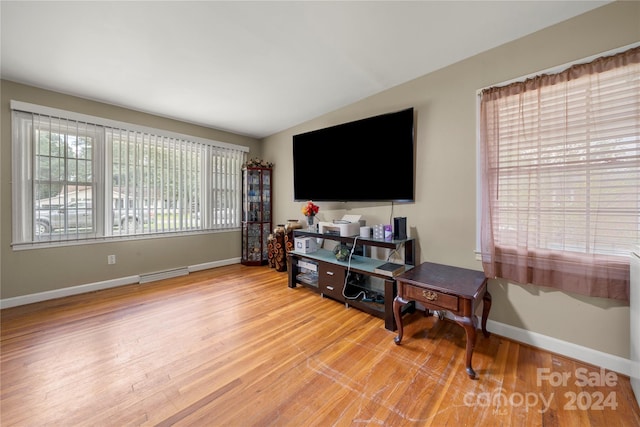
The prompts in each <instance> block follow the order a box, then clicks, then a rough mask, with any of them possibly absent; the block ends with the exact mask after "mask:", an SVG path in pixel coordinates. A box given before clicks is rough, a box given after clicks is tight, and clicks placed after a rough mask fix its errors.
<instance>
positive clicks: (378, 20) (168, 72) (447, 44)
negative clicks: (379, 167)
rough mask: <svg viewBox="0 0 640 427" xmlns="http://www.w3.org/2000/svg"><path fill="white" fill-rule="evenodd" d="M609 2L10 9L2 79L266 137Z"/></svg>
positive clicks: (20, 5)
mask: <svg viewBox="0 0 640 427" xmlns="http://www.w3.org/2000/svg"><path fill="white" fill-rule="evenodd" d="M606 3H608V1H581V0H574V1H410V2H400V1H374V2H365V1H351V2H345V1H343V2H328V1H320V2H310V1H292V2H271V1H258V2H248V1H234V2H232V1H228V2H223V1H196V2H186V1H173V2H172V1H142V2H127V1H111V2H96V1H87V2H77V1H70V2H57V1H45V2H33V1H16V2H13V1H2V2H1V6H0V7H1V9H0V12H1V19H2V21H1V24H2V30H1V31H2V32H1V37H2V40H1V42H2V45H1V47H2V50H1V57H0V59H1V69H0V72H1V75H2V78H3V79H7V80H12V81H16V82H20V83H25V84H29V85H33V86H38V87H42V88H46V89H52V90H55V91H58V92H62V93H67V94H71V95H76V96H80V97H83V98H89V99H93V100H97V101H101V102H106V103H110V104H115V105H119V106H123V107H127V108H130V109H134V110H139V111H144V112H148V113H153V114H156V115H160V116H164V117H170V118H175V119H178V120H183V121H187V122H191V123H196V124H200V125H204V126H208V127H213V128H218V129H223V130H228V131H232V132H235V133H239V134H243V135H248V136H253V137H258V138H261V137H265V136H268V135H271V134H273V133H276V132H278V131H281V130H284V129H287V128H289V127H291V126H294V125H297V124H299V123H302V122H304V121H306V120H309V119H312V118H314V117H317V116H320V115H322V114H324V113H327V112H330V111H333V110H335V109H338V108H340V107H343V106H345V105H348V104H351V103H353V102H355V101H357V100H360V99H363V98H365V97H367V96H370V95H373V94H375V93H378V92H380V91H383V90H385V89H388V88H390V87H393V86H396V85H398V84H400V83H403V82H406V81H409V80H412V79H414V78H416V77H419V76H422V75H424V74H427V73H429V72H431V71H434V70H437V69H439V68H442V67H445V66H447V65H449V64H451V63H454V62H457V61H460V60H462V59H464V58H468V57H470V56H472V55H475V54H477V53H480V52H482V51H485V50H488V49H490V48H493V47H495V46H498V45H501V44H504V43H506V42H508V41H511V40H514V39H516V38H519V37H522V36H524V35H527V34H530V33H532V32H535V31H537V30H540V29H542V28H545V27H548V26H550V25H553V24H555V23H558V22H561V21H564V20H566V19H568V18H571V17H573V16H576V15H579V14H582V13H584V12H586V11H589V10H591V9H594V8H597V7H599V6H602V5H603V4H606Z"/></svg>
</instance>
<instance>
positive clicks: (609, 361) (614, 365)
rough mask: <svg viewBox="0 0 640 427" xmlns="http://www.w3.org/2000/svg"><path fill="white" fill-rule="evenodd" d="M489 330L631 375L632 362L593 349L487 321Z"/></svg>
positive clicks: (533, 345)
mask: <svg viewBox="0 0 640 427" xmlns="http://www.w3.org/2000/svg"><path fill="white" fill-rule="evenodd" d="M487 330H488V331H489V332H490V333H495V334H496V335H500V336H501V337H505V338H509V339H511V340H513V341H518V342H521V343H524V344H529V345H531V346H532V347H536V348H539V349H542V350H546V351H549V352H551V353H556V354H559V355H561V356H565V357H569V358H571V359H575V360H579V361H581V362H584V363H589V364H591V365H595V366H598V367H601V368H605V369H608V370H611V371H615V372H617V373H619V374H622V375H626V376H630V375H631V360H629V359H625V358H624V357H620V356H616V355H613V354H609V353H605V352H603V351H599V350H595V349H593V348H589V347H584V346H581V345H578V344H574V343H571V342H568V341H563V340H560V339H558V338H554V337H550V336H547V335H542V334H539V333H537V332H532V331H527V330H525V329H521V328H517V327H515V326H511V325H507V324H505V323H500V322H495V321H493V320H487Z"/></svg>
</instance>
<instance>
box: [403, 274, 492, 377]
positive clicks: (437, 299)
mask: <svg viewBox="0 0 640 427" xmlns="http://www.w3.org/2000/svg"><path fill="white" fill-rule="evenodd" d="M395 279H396V282H397V284H398V294H397V296H396V297H395V299H394V300H393V315H394V317H395V320H396V324H397V326H398V335H397V336H396V337H395V339H394V341H395V343H396V344H398V345H399V344H400V342H401V341H402V335H403V326H402V314H401V311H402V306H404V305H405V304H407V303H409V302H410V301H417V302H420V303H421V304H422V305H424V307H425V308H427V309H428V310H429V309H431V310H446V311H449V312H451V313H452V314H453V315H454V318H455V320H456V322H458V324H459V325H460V326H462V327H463V328H464V329H465V331H466V334H467V346H466V347H467V354H466V369H467V374H468V375H469V377H470V378H471V379H474V378H475V377H476V372H475V371H474V370H473V368H472V367H471V357H472V355H473V348H474V346H475V343H476V329H477V326H478V325H477V320H476V317H475V315H474V313H475V311H476V307H477V304H478V303H479V302H480V301H481V300H482V302H483V306H482V333H483V334H484V336H485V337H488V336H489V332H487V318H488V317H489V310H491V294H489V292H488V291H487V278H486V277H485V276H484V273H482V272H480V271H475V270H468V269H465V268H459V267H451V266H448V265H441V264H433V263H430V262H424V263H422V264H420V265H419V266H417V267H415V268H413V269H411V270H409V271H407V272H405V273H403V274H401V275H399V276H396V277H395Z"/></svg>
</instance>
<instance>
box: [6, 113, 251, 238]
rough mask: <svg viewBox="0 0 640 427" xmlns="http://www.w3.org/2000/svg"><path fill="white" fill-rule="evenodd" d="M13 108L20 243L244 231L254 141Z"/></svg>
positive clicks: (16, 229) (16, 233)
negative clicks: (244, 195) (244, 191)
mask: <svg viewBox="0 0 640 427" xmlns="http://www.w3.org/2000/svg"><path fill="white" fill-rule="evenodd" d="M12 107H15V108H13V109H14V111H13V126H14V135H13V140H14V145H13V146H14V158H13V161H14V167H13V176H14V183H15V185H14V194H13V198H14V199H13V200H14V202H13V209H14V236H13V242H14V245H15V246H20V245H24V244H27V245H33V244H38V243H55V242H73V241H86V240H92V239H104V238H118V237H127V238H131V237H135V236H144V235H157V234H166V233H183V232H195V231H207V230H220V229H229V228H239V226H240V209H239V207H240V205H241V180H242V177H241V166H242V163H243V162H244V160H245V156H246V154H245V152H246V151H247V150H246V148H245V147H239V146H233V145H231V144H220V145H219V146H218V145H217V144H216V143H215V142H214V141H208V140H203V139H199V138H190V137H187V136H184V135H177V134H172V133H169V132H164V131H160V130H156V129H147V128H141V127H138V126H133V125H127V124H123V123H118V122H112V121H108V120H104V119H99V118H91V117H88V116H82V115H78V114H75V113H68V112H63V111H57V110H56V111H52V109H48V108H44V107H43V108H39V107H38V106H31V105H30V104H23V103H15V105H14V104H12ZM23 110H27V111H23ZM29 110H36V111H29ZM38 110H43V112H39V111H38ZM65 115H66V116H67V117H65ZM92 119H95V120H92ZM96 122H97V123H96ZM100 122H102V123H100Z"/></svg>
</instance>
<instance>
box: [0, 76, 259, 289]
mask: <svg viewBox="0 0 640 427" xmlns="http://www.w3.org/2000/svg"><path fill="white" fill-rule="evenodd" d="M1 85H2V86H1V104H0V113H1V122H0V123H1V133H0V178H1V179H0V181H1V183H2V184H1V187H0V207H1V208H0V266H1V273H0V298H2V299H6V298H12V297H17V296H24V295H30V294H35V293H40V292H46V291H52V290H56V289H62V288H66V287H70V286H77V285H85V284H92V283H96V282H102V281H106V280H110V279H119V278H123V277H129V276H135V275H138V274H141V273H151V272H157V271H162V270H167V269H171V268H177V267H184V266H189V265H198V264H204V263H209V262H214V261H224V260H228V259H233V258H239V257H240V253H241V252H240V240H241V237H240V232H239V231H227V232H220V233H210V234H199V235H193V236H189V237H184V236H183V237H171V238H154V239H140V240H131V241H126V242H120V243H117V242H109V243H94V244H89V245H80V246H67V247H57V248H47V249H36V250H20V251H14V250H13V249H12V248H11V185H10V179H11V113H10V109H9V102H10V100H12V99H13V100H17V101H23V102H29V103H33V104H39V105H44V106H48V107H54V108H60V109H63V110H69V111H75V112H79V113H83V114H89V115H93V116H99V117H104V118H108V119H112V120H119V121H123V122H129V123H135V124H138V125H143V126H150V127H154V128H159V129H165V130H169V131H172V132H177V133H182V134H186V135H193V136H198V137H202V138H208V139H213V140H217V141H222V142H228V143H232V144H238V145H243V146H246V147H249V148H250V152H249V156H250V157H259V156H260V151H259V150H260V149H261V144H260V142H259V141H257V140H256V139H253V138H249V137H244V136H239V135H235V134H231V133H227V132H222V131H217V130H214V129H208V128H205V127H201V126H195V125H192V124H188V123H184V122H178V121H175V120H169V119H165V118H161V117H157V116H152V115H149V114H144V113H140V112H136V111H131V110H127V109H124V108H119V107H114V106H111V105H106V104H101V103H98V102H93V101H89V100H85V99H80V98H76V97H72V96H67V95H63V94H60V93H55V92H51V91H46V90H42V89H38V88H34V87H30V86H24V85H20V84H17V83H13V82H9V81H5V80H2V82H1ZM110 254H115V255H116V259H117V262H116V264H114V265H108V264H107V255H110Z"/></svg>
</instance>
